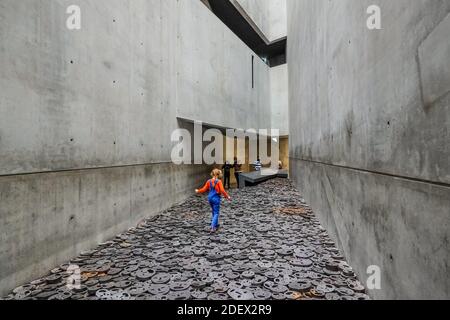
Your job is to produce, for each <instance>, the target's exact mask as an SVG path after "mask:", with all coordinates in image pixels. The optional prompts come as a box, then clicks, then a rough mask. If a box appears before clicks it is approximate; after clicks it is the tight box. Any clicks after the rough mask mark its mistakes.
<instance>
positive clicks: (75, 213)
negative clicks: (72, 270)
mask: <svg viewBox="0 0 450 320" xmlns="http://www.w3.org/2000/svg"><path fill="white" fill-rule="evenodd" d="M206 178H207V174H206V172H205V168H204V167H203V166H176V165H173V164H170V163H161V164H151V165H142V166H129V167H118V168H108V169H90V170H79V171H67V172H54V173H42V174H31V175H21V176H11V177H2V178H0V203H1V206H0V237H1V246H0V296H1V295H4V294H6V293H7V292H8V290H10V289H12V288H14V287H16V286H18V285H20V284H23V283H25V282H28V281H32V280H34V279H36V277H40V276H44V275H45V274H47V272H48V271H49V270H51V269H53V268H54V267H55V266H58V265H59V264H61V263H63V262H66V261H68V260H70V259H71V258H73V257H76V256H77V255H78V254H79V253H81V252H83V251H86V250H90V249H92V248H93V247H95V246H96V245H97V244H99V243H103V242H105V241H108V240H111V239H112V238H113V237H114V236H116V235H117V234H119V233H120V232H123V231H125V230H127V229H128V228H130V227H135V226H137V225H138V223H139V222H140V221H142V219H144V218H147V217H151V216H152V215H154V214H156V213H159V212H161V211H162V210H164V209H167V208H169V207H170V206H171V205H172V204H174V203H177V202H179V201H182V200H184V199H185V198H186V196H187V195H189V194H192V190H193V188H194V186H200V185H201V184H202V183H204V179H206Z"/></svg>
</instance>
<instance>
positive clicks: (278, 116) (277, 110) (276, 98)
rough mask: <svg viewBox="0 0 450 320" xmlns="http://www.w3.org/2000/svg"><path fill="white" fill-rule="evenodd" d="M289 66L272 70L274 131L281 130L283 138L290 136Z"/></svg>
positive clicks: (271, 93) (271, 92) (285, 65)
mask: <svg viewBox="0 0 450 320" xmlns="http://www.w3.org/2000/svg"><path fill="white" fill-rule="evenodd" d="M288 89H289V84H288V66H287V64H284V65H281V66H278V67H273V68H271V69H270V95H271V96H270V100H271V103H270V106H271V108H272V112H271V113H272V126H271V128H273V129H279V130H280V135H281V136H287V135H289V94H288Z"/></svg>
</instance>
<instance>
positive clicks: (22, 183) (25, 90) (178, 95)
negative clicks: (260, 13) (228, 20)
mask: <svg viewBox="0 0 450 320" xmlns="http://www.w3.org/2000/svg"><path fill="white" fill-rule="evenodd" d="M72 4H74V3H73V1H68V0H40V1H32V0H22V1H15V0H0V66H1V67H0V199H1V200H0V203H1V206H0V235H1V240H2V246H1V247H0V295H1V294H4V293H6V292H7V291H8V290H10V289H12V288H13V287H14V286H17V285H20V284H22V283H23V282H26V281H29V280H31V279H32V278H34V277H37V276H40V275H42V273H43V272H45V271H47V270H49V269H50V268H51V267H53V266H56V265H58V264H59V263H61V262H63V261H66V260H68V259H70V258H71V257H73V256H75V255H76V254H77V253H79V252H80V251H82V250H85V249H88V248H90V247H92V246H95V245H96V244H97V243H98V242H101V241H104V240H106V239H108V238H110V237H112V236H113V235H114V234H116V233H118V232H120V231H124V230H126V229H127V228H128V227H131V226H134V225H135V224H136V222H137V221H139V220H140V219H141V218H143V217H145V216H151V215H152V214H154V213H156V212H158V211H159V210H161V209H163V208H166V207H168V206H170V205H172V204H173V203H174V202H176V201H179V200H181V199H183V198H185V197H187V196H188V195H189V194H190V192H191V191H192V190H193V188H194V187H195V186H198V185H199V182H200V181H203V179H205V178H207V177H208V174H207V170H208V168H205V167H174V166H173V165H172V164H171V159H170V154H171V149H172V146H173V144H172V143H171V142H170V137H171V133H172V131H173V130H174V129H176V128H178V121H177V116H180V115H186V114H187V115H194V116H195V118H196V120H201V121H205V122H209V123H216V122H221V123H218V124H229V123H230V121H233V122H236V123H235V124H237V126H242V127H245V128H247V127H249V128H252V127H254V128H258V127H260V126H263V125H264V126H270V112H271V111H270V104H269V103H267V101H269V100H270V98H269V97H270V93H269V90H268V89H267V88H269V83H268V80H267V79H269V69H268V68H267V67H266V66H263V65H262V63H258V64H257V72H256V74H255V75H256V83H257V90H254V91H251V88H249V85H248V84H246V83H247V82H249V81H248V77H249V75H248V74H250V71H251V51H250V50H249V49H248V48H247V47H246V46H245V44H244V43H242V42H240V41H238V40H237V38H236V37H235V35H234V34H232V33H231V31H230V30H229V29H228V28H227V27H226V26H225V25H223V24H221V23H219V22H218V21H217V18H216V17H215V16H213V14H212V13H211V12H210V11H209V10H208V9H207V7H205V6H204V5H203V4H202V3H201V2H200V1H193V0H192V1H176V0H80V1H76V4H77V5H79V6H80V7H81V23H82V25H81V30H78V31H69V30H68V29H67V28H66V19H67V17H68V15H67V14H66V8H67V7H68V6H69V5H72ZM226 70H229V71H228V72H227V71H226ZM242 70H249V72H248V73H247V74H246V75H245V77H242V78H241V75H240V71H242ZM244 82H245V84H244ZM250 83H251V82H250ZM266 89H267V91H264V90H266ZM263 92H266V93H265V95H264V94H263ZM199 107H201V108H204V110H205V111H204V112H199V111H200V110H201V109H199ZM255 109H256V110H258V112H259V114H258V113H257V114H256V117H254V116H255ZM199 179H200V180H199Z"/></svg>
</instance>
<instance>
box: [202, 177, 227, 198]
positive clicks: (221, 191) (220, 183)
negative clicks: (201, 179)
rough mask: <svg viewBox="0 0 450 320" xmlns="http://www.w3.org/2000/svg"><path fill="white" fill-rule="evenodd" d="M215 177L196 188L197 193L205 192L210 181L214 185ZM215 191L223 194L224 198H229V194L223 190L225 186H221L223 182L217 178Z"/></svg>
mask: <svg viewBox="0 0 450 320" xmlns="http://www.w3.org/2000/svg"><path fill="white" fill-rule="evenodd" d="M215 181H216V180H215V179H211V180H208V181H207V182H206V184H205V186H204V187H203V188H201V189H199V190H198V192H199V193H206V192H208V191H209V188H210V187H211V182H212V184H213V185H214V183H215ZM216 192H217V194H220V195H223V196H224V197H225V198H229V197H230V196H229V195H228V193H227V192H226V191H225V188H224V187H223V183H222V181H221V180H219V182H217V184H216Z"/></svg>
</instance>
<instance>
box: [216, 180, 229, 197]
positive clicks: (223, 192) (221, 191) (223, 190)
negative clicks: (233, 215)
mask: <svg viewBox="0 0 450 320" xmlns="http://www.w3.org/2000/svg"><path fill="white" fill-rule="evenodd" d="M219 190H220V193H221V194H222V195H223V196H224V197H225V198H227V199H228V200H231V197H230V195H229V194H228V192H226V191H225V188H224V187H223V183H222V181H219Z"/></svg>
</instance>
